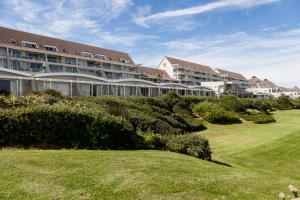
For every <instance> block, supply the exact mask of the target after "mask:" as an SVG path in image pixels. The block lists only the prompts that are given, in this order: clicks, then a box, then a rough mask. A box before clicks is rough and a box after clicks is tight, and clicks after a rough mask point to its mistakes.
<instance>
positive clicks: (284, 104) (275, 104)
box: [267, 96, 294, 110]
mask: <svg viewBox="0 0 300 200" xmlns="http://www.w3.org/2000/svg"><path fill="white" fill-rule="evenodd" d="M267 102H268V103H269V104H270V105H271V106H272V108H274V109H278V110H289V109H293V107H294V105H293V103H292V101H291V99H290V98H289V97H287V96H280V97H278V98H277V99H275V98H269V99H267Z"/></svg>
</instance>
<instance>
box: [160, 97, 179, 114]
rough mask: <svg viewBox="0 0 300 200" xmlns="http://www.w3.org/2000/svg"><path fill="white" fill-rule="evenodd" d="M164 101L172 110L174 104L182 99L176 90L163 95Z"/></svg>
mask: <svg viewBox="0 0 300 200" xmlns="http://www.w3.org/2000/svg"><path fill="white" fill-rule="evenodd" d="M161 99H162V100H163V102H165V103H166V104H167V106H168V110H169V111H170V112H172V111H173V110H172V109H173V106H174V105H175V104H176V103H177V102H178V101H180V97H179V95H178V94H176V93H175V92H169V93H167V94H166V95H163V96H161Z"/></svg>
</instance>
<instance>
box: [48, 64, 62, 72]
mask: <svg viewBox="0 0 300 200" xmlns="http://www.w3.org/2000/svg"><path fill="white" fill-rule="evenodd" d="M49 69H50V72H61V71H62V67H61V66H56V65H49Z"/></svg>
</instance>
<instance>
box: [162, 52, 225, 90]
mask: <svg viewBox="0 0 300 200" xmlns="http://www.w3.org/2000/svg"><path fill="white" fill-rule="evenodd" d="M158 68H159V69H161V70H165V71H166V72H167V73H168V74H169V76H170V77H171V78H174V79H177V80H179V81H180V83H182V84H187V85H201V83H202V82H210V81H221V80H222V79H221V77H220V76H219V74H218V73H216V72H215V71H214V70H213V69H212V68H210V67H208V66H205V65H200V64H197V63H193V62H189V61H184V60H180V59H177V58H171V57H168V56H165V57H164V58H163V59H162V61H161V62H160V64H159V67H158Z"/></svg>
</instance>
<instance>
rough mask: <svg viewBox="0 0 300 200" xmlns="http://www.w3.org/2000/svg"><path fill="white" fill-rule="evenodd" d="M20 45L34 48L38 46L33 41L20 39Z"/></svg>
mask: <svg viewBox="0 0 300 200" xmlns="http://www.w3.org/2000/svg"><path fill="white" fill-rule="evenodd" d="M22 45H23V46H24V47H28V48H35V49H37V48H38V45H37V43H35V42H28V41H22Z"/></svg>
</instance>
